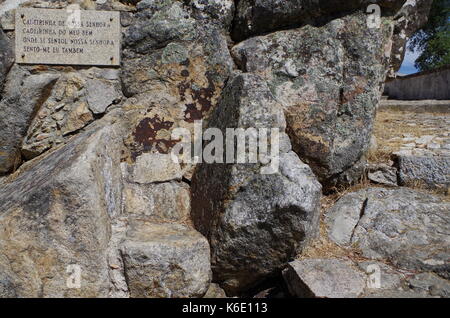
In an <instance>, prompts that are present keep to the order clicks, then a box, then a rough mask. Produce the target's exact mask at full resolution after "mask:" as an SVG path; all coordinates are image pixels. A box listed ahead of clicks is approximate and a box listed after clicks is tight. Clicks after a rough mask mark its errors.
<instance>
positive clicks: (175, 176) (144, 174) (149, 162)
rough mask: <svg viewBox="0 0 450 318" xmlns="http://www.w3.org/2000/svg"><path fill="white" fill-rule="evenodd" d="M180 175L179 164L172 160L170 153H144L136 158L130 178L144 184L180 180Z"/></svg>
mask: <svg viewBox="0 0 450 318" xmlns="http://www.w3.org/2000/svg"><path fill="white" fill-rule="evenodd" d="M182 176H183V173H182V170H181V167H180V164H179V163H176V162H174V161H173V160H172V157H171V155H170V154H159V153H144V154H142V155H140V156H139V157H137V158H136V163H135V164H134V165H133V166H132V173H131V176H130V178H131V180H132V181H133V182H137V183H141V184H146V183H153V182H164V181H170V180H181V178H182Z"/></svg>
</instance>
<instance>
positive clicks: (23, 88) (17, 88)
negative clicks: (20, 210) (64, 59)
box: [0, 65, 59, 174]
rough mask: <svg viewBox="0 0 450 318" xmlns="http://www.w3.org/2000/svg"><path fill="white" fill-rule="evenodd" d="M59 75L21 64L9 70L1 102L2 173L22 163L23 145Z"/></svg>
mask: <svg viewBox="0 0 450 318" xmlns="http://www.w3.org/2000/svg"><path fill="white" fill-rule="evenodd" d="M58 77H59V74H55V73H51V72H42V73H38V74H30V72H29V71H28V70H26V69H24V68H22V67H20V66H18V65H15V66H13V68H12V69H11V71H10V72H9V74H8V78H7V81H6V85H5V88H4V95H3V99H2V100H1V101H0V126H1V127H2V132H1V134H0V174H5V173H7V172H9V171H11V170H12V169H13V168H14V167H17V166H18V165H19V164H20V162H21V159H20V157H21V154H20V145H21V142H22V139H23V138H24V137H25V135H26V133H27V130H28V125H29V123H30V121H31V120H32V119H33V117H34V115H35V113H36V111H37V110H38V109H39V108H40V106H41V104H42V103H43V101H45V100H46V98H47V96H48V95H49V94H50V91H51V89H52V87H53V85H54V84H55V82H56V80H57V79H58Z"/></svg>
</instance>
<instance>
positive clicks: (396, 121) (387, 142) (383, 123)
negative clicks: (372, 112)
mask: <svg viewBox="0 0 450 318" xmlns="http://www.w3.org/2000/svg"><path fill="white" fill-rule="evenodd" d="M448 115H449V114H442V113H413V112H405V111H392V110H381V111H379V112H378V114H377V117H376V120H375V124H374V131H373V133H374V136H375V137H376V140H377V145H378V147H377V149H376V150H375V151H371V152H369V154H368V160H369V161H370V162H374V163H382V162H384V163H386V162H388V161H389V160H390V157H391V154H392V153H393V152H396V151H398V150H400V147H401V146H402V144H405V141H403V140H402V138H403V137H406V136H408V135H411V136H413V137H421V136H424V135H429V134H433V132H434V133H435V132H436V131H438V130H439V127H431V126H430V125H429V123H428V122H426V121H423V120H422V118H423V117H424V116H427V117H440V116H448ZM433 130H434V131H433Z"/></svg>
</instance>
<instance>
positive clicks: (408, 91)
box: [384, 66, 450, 100]
mask: <svg viewBox="0 0 450 318" xmlns="http://www.w3.org/2000/svg"><path fill="white" fill-rule="evenodd" d="M384 94H385V95H388V96H389V98H391V99H400V100H421V99H439V100H449V99H450V66H446V67H443V68H440V69H439V70H436V71H430V72H421V73H418V74H413V75H409V76H404V77H398V78H396V79H395V80H392V81H389V82H387V83H386V86H385V89H384Z"/></svg>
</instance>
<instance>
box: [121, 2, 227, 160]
mask: <svg viewBox="0 0 450 318" xmlns="http://www.w3.org/2000/svg"><path fill="white" fill-rule="evenodd" d="M185 2H186V4H184V3H183V2H181V1H173V0H167V1H141V2H139V3H138V5H137V12H136V13H135V14H134V16H133V23H132V24H131V25H130V26H129V27H127V28H126V29H125V37H124V44H125V45H124V51H123V68H122V76H121V79H122V83H123V90H124V94H125V95H126V96H127V97H131V98H129V100H128V101H127V103H126V106H125V107H127V109H135V110H136V111H137V112H139V113H140V115H139V116H135V117H134V118H133V120H134V122H133V124H134V126H135V128H134V129H133V130H132V131H131V132H130V135H129V139H128V140H127V144H128V145H129V148H130V149H131V152H132V157H133V158H135V157H137V156H138V155H140V154H142V153H145V152H159V153H165V154H167V153H169V152H170V149H171V148H172V147H173V146H174V145H175V144H176V142H174V141H172V140H171V138H170V136H171V131H173V129H175V128H178V127H183V128H187V129H190V130H191V131H192V130H193V126H194V121H196V120H203V119H207V117H208V115H209V114H210V113H211V111H212V109H214V107H215V106H216V104H217V102H218V99H219V97H220V94H221V92H222V89H223V87H224V85H225V82H226V81H227V79H228V77H229V75H230V72H231V70H232V69H233V66H234V63H233V60H232V58H231V56H230V53H229V50H228V46H227V38H226V33H225V29H227V28H228V27H229V23H230V20H231V17H232V12H233V8H234V6H233V4H232V3H230V1H225V2H223V1H221V2H219V1H216V2H208V4H205V2H203V1H185Z"/></svg>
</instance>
